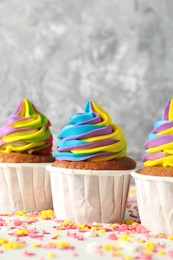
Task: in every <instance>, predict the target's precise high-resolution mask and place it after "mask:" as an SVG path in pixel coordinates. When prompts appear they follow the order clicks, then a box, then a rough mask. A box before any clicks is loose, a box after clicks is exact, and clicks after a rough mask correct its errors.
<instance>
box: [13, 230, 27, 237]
mask: <svg viewBox="0 0 173 260" xmlns="http://www.w3.org/2000/svg"><path fill="white" fill-rule="evenodd" d="M15 236H18V237H25V236H28V231H27V230H26V229H19V230H17V231H16V232H15Z"/></svg>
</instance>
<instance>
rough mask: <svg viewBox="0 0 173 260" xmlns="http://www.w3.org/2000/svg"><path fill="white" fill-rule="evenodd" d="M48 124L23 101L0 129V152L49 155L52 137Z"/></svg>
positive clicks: (28, 103)
mask: <svg viewBox="0 0 173 260" xmlns="http://www.w3.org/2000/svg"><path fill="white" fill-rule="evenodd" d="M49 126H50V122H49V120H48V119H47V117H46V116H44V115H43V114H41V113H40V112H38V111H37V110H36V109H35V107H34V105H33V104H32V103H31V102H30V101H29V100H27V99H26V98H25V99H23V100H22V101H21V102H20V104H19V106H18V107H17V110H16V111H15V113H14V114H13V115H11V116H10V117H8V118H7V119H6V120H5V126H3V127H1V128H0V152H4V153H10V152H21V153H28V154H40V155H41V154H42V155H43V154H44V155H46V154H50V153H51V151H52V135H51V132H50V130H49Z"/></svg>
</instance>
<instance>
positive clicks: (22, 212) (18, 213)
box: [16, 210, 27, 217]
mask: <svg viewBox="0 0 173 260" xmlns="http://www.w3.org/2000/svg"><path fill="white" fill-rule="evenodd" d="M16 215H17V216H24V217H25V216H27V213H26V212H24V211H23V210H20V211H17V212H16Z"/></svg>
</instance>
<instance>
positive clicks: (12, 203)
mask: <svg viewBox="0 0 173 260" xmlns="http://www.w3.org/2000/svg"><path fill="white" fill-rule="evenodd" d="M51 152H52V134H51V131H50V122H49V120H48V119H47V117H46V116H45V115H43V114H41V113H40V112H39V111H37V110H36V108H35V107H34V105H33V104H32V103H31V102H30V101H29V100H28V99H26V98H24V99H22V101H21V102H20V104H19V106H18V107H17V109H16V111H15V112H14V113H13V114H12V115H11V116H9V117H8V118H6V119H5V124H4V126H2V127H0V183H1V189H0V211H1V212H2V211H18V210H24V211H34V210H42V209H47V208H51V207H52V198H51V190H50V180H49V174H48V172H47V170H46V166H47V164H48V163H50V162H52V161H53V157H52V155H51Z"/></svg>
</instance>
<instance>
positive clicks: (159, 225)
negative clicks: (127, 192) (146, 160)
mask: <svg viewBox="0 0 173 260" xmlns="http://www.w3.org/2000/svg"><path fill="white" fill-rule="evenodd" d="M131 175H132V176H133V177H134V179H135V183H136V192H137V202H138V209H139V215H140V219H141V223H142V225H143V226H145V227H146V228H147V229H148V230H150V231H152V232H155V233H165V234H168V235H173V202H172V200H173V177H162V176H149V175H143V174H139V173H137V171H132V173H131Z"/></svg>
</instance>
